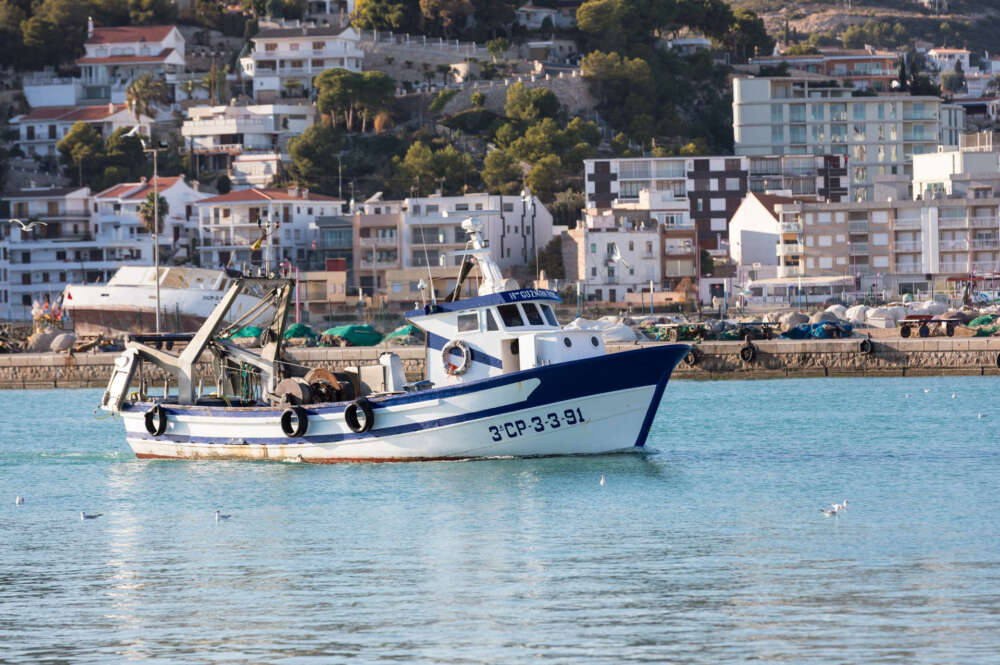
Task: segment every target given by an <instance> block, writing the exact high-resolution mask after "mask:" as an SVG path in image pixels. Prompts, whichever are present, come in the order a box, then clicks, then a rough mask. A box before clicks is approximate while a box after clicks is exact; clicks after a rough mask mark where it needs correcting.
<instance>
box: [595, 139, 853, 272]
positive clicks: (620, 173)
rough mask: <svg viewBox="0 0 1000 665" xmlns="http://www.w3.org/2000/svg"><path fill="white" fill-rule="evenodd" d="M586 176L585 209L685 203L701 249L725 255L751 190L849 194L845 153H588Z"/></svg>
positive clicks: (826, 196) (822, 196)
mask: <svg viewBox="0 0 1000 665" xmlns="http://www.w3.org/2000/svg"><path fill="white" fill-rule="evenodd" d="M584 178H585V192H586V197H587V208H588V209H596V210H608V209H617V208H619V207H621V206H629V207H634V206H635V205H636V204H638V205H640V206H641V205H643V204H642V203H641V201H643V200H644V201H646V202H647V205H652V204H654V203H655V205H656V206H659V208H657V209H660V208H662V212H665V213H667V212H669V213H674V212H676V211H677V210H679V209H680V208H681V207H683V208H684V209H685V210H686V213H687V215H686V218H687V219H689V220H691V221H692V222H693V224H694V226H695V228H696V229H697V245H698V247H699V248H703V249H708V250H709V251H713V252H717V253H718V255H719V256H720V257H721V256H723V255H724V254H725V250H724V247H725V244H724V243H725V241H726V240H727V239H728V237H729V236H728V228H729V220H730V219H731V218H732V216H733V214H734V213H735V212H736V209H737V208H738V207H739V206H740V204H741V203H742V202H743V199H744V197H745V196H746V193H747V192H748V191H754V192H760V193H766V192H773V193H777V192H780V193H786V194H789V195H793V196H811V197H813V198H816V199H818V200H833V201H839V200H840V199H841V198H844V197H845V196H846V195H847V193H848V190H847V158H846V156H842V155H802V156H791V155H762V156H754V157H737V156H718V157H639V158H622V159H588V160H584ZM644 191H645V192H648V195H647V198H645V199H643V198H642V196H643V195H642V192H644ZM678 203H679V204H680V206H678ZM647 209H650V208H647ZM650 210H652V209H650Z"/></svg>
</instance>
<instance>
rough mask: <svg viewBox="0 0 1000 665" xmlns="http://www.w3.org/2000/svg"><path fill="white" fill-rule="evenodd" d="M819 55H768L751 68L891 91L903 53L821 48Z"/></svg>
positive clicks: (752, 62)
mask: <svg viewBox="0 0 1000 665" xmlns="http://www.w3.org/2000/svg"><path fill="white" fill-rule="evenodd" d="M818 51H819V52H818V53H810V54H803V55H768V56H760V57H756V58H751V59H750V64H751V65H757V66H761V67H777V66H779V65H783V64H784V65H788V67H790V68H791V69H796V70H799V71H800V72H808V73H810V74H817V75H820V76H826V77H830V78H837V79H839V80H841V81H843V83H844V84H845V85H847V86H849V87H851V88H855V89H857V90H877V91H881V90H891V89H892V83H893V81H895V80H896V79H897V77H898V76H899V60H900V58H903V57H905V55H906V54H905V53H903V52H900V51H879V50H877V49H874V48H871V47H869V48H864V49H842V48H820V49H818Z"/></svg>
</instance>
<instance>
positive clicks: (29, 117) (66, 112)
mask: <svg viewBox="0 0 1000 665" xmlns="http://www.w3.org/2000/svg"><path fill="white" fill-rule="evenodd" d="M80 121H83V122H86V123H88V124H90V125H92V126H93V127H94V129H96V130H97V133H98V134H100V135H101V136H103V137H104V138H107V137H108V136H110V135H111V134H112V133H113V132H115V131H116V130H118V129H121V128H123V127H126V128H129V129H131V128H132V127H135V126H136V125H139V126H140V131H141V132H142V133H144V134H146V135H147V136H148V135H149V125H150V123H152V122H153V119H152V118H150V117H149V116H145V115H144V116H142V117H141V118H137V117H136V115H135V113H133V112H132V111H129V110H128V108H127V107H126V106H125V104H111V103H108V104H100V105H96V106H46V107H39V108H36V109H32V110H31V111H29V112H28V113H25V114H23V115H19V116H15V117H14V118H12V119H11V121H10V124H11V126H12V127H13V128H15V129H16V130H17V133H18V138H17V141H16V145H17V147H18V148H20V149H21V151H22V152H23V153H24V154H25V155H28V156H43V155H53V156H54V155H56V154H57V150H56V144H58V143H59V141H60V140H62V138H63V137H64V136H66V134H68V133H69V130H70V129H71V128H72V127H73V125H74V124H76V123H77V122H80Z"/></svg>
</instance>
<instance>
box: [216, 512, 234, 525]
mask: <svg viewBox="0 0 1000 665" xmlns="http://www.w3.org/2000/svg"><path fill="white" fill-rule="evenodd" d="M230 517H232V515H223V514H222V513H220V512H219V511H218V510H216V511H215V521H216V522H218V521H219V520H228V519H229V518H230Z"/></svg>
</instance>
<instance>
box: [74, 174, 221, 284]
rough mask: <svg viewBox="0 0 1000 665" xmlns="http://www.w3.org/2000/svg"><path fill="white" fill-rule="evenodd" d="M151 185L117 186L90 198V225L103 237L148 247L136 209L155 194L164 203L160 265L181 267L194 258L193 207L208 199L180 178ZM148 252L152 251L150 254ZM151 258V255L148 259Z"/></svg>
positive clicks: (195, 228)
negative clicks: (91, 208)
mask: <svg viewBox="0 0 1000 665" xmlns="http://www.w3.org/2000/svg"><path fill="white" fill-rule="evenodd" d="M155 185H156V187H155V188H154V181H153V180H152V179H149V180H147V179H146V178H143V179H142V180H140V181H139V182H128V183H120V184H118V185H114V186H113V187H109V188H108V189H105V190H104V191H102V192H99V193H97V194H95V195H94V197H93V206H92V207H93V222H94V226H95V229H97V228H99V229H100V230H103V231H104V232H105V235H106V236H114V237H115V238H116V239H120V240H122V241H132V242H139V243H147V242H148V243H149V244H150V247H152V236H151V234H150V233H149V230H148V229H147V228H146V225H145V224H144V223H143V222H142V220H141V219H140V218H139V208H140V207H141V206H142V204H143V203H145V202H146V200H147V198H148V197H149V195H150V194H152V193H153V192H154V189H155V191H157V193H158V194H159V195H160V196H162V197H163V200H164V201H165V202H166V211H167V213H166V215H164V218H163V219H161V220H160V225H159V233H158V237H157V241H158V242H159V245H160V261H161V263H164V264H166V263H182V262H186V261H189V260H190V259H192V258H193V256H194V250H195V247H196V246H197V243H196V240H198V238H199V228H198V221H197V220H198V215H197V208H196V204H197V202H198V201H200V200H202V199H205V198H207V197H208V196H209V195H208V194H206V193H204V192H200V191H198V182H197V181H195V180H192V181H188V180H186V179H185V177H184V176H183V175H180V176H176V177H162V176H161V177H159V178H157V179H156V180H155ZM150 251H151V250H150ZM150 256H151V255H150Z"/></svg>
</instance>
